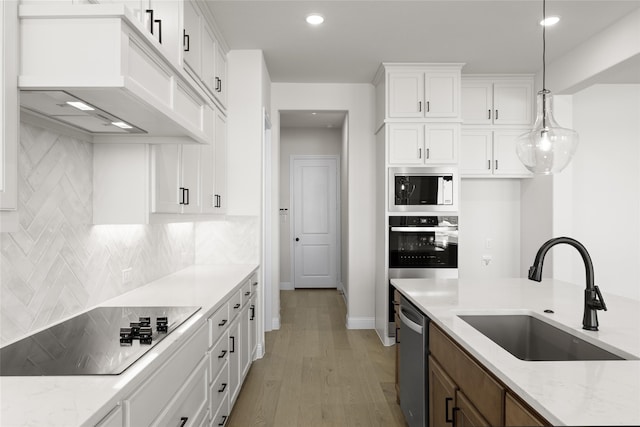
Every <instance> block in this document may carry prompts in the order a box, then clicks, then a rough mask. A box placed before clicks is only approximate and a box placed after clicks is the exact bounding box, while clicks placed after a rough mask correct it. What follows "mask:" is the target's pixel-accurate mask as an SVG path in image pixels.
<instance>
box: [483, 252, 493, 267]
mask: <svg viewBox="0 0 640 427" xmlns="http://www.w3.org/2000/svg"><path fill="white" fill-rule="evenodd" d="M492 259H493V257H492V256H491V255H482V265H483V266H484V267H487V266H488V265H489V263H491V260H492Z"/></svg>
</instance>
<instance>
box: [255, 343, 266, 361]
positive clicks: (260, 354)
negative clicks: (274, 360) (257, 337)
mask: <svg viewBox="0 0 640 427" xmlns="http://www.w3.org/2000/svg"><path fill="white" fill-rule="evenodd" d="M263 357H264V347H263V346H262V344H258V345H257V346H256V359H262V358H263Z"/></svg>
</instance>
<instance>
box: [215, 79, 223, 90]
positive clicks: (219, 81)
mask: <svg viewBox="0 0 640 427" xmlns="http://www.w3.org/2000/svg"><path fill="white" fill-rule="evenodd" d="M216 92H222V79H221V78H220V77H216Z"/></svg>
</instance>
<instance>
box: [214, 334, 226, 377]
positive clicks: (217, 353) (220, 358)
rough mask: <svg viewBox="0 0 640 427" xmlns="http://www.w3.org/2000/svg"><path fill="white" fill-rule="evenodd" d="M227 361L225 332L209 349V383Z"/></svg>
mask: <svg viewBox="0 0 640 427" xmlns="http://www.w3.org/2000/svg"><path fill="white" fill-rule="evenodd" d="M228 359H229V337H228V333H227V332H226V331H225V333H224V334H222V336H221V337H220V339H219V340H218V342H217V343H216V345H215V346H213V348H212V349H211V355H210V356H209V382H212V381H213V379H214V378H215V376H216V375H218V372H219V371H220V369H221V368H222V367H223V366H224V364H225V363H227V360H228Z"/></svg>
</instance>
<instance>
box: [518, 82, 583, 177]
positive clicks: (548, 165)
mask: <svg viewBox="0 0 640 427" xmlns="http://www.w3.org/2000/svg"><path fill="white" fill-rule="evenodd" d="M577 148H578V133H577V132H576V131H574V130H572V129H566V128H563V127H560V125H558V123H557V122H556V120H555V118H554V117H553V95H551V92H550V91H548V90H546V89H543V90H541V91H540V92H538V115H537V117H536V122H535V124H534V125H533V129H532V130H531V131H529V132H527V133H525V134H522V135H520V137H518V141H517V144H516V152H517V154H518V157H519V158H520V161H521V162H522V163H523V164H524V166H525V167H526V168H527V169H529V170H530V171H531V172H533V173H534V174H540V175H550V174H553V173H557V172H560V171H561V170H563V169H564V168H565V167H566V166H567V165H568V164H569V161H570V160H571V157H572V156H573V154H574V153H575V152H576V149H577Z"/></svg>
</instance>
